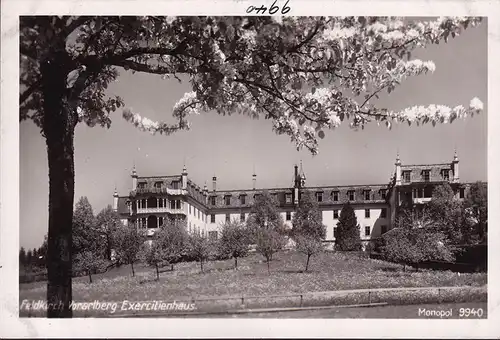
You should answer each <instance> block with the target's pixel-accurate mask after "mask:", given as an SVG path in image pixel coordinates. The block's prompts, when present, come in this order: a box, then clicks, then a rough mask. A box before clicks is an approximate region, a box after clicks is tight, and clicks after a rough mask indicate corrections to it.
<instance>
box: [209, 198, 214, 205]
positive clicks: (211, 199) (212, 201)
mask: <svg viewBox="0 0 500 340" xmlns="http://www.w3.org/2000/svg"><path fill="white" fill-rule="evenodd" d="M210 204H211V205H215V196H210Z"/></svg>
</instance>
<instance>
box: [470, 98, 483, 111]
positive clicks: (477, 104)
mask: <svg viewBox="0 0 500 340" xmlns="http://www.w3.org/2000/svg"><path fill="white" fill-rule="evenodd" d="M469 106H470V107H471V109H474V110H479V111H480V110H482V109H483V102H482V101H481V100H479V98H477V97H474V98H472V99H471V101H470V104H469Z"/></svg>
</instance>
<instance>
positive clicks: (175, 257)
mask: <svg viewBox="0 0 500 340" xmlns="http://www.w3.org/2000/svg"><path fill="white" fill-rule="evenodd" d="M155 236H157V238H158V240H159V242H160V244H161V245H162V248H163V257H164V260H165V261H167V262H168V263H169V264H171V265H172V269H173V268H174V267H173V264H174V263H176V262H177V261H179V259H180V258H181V257H182V255H183V254H184V253H185V252H186V249H187V247H188V234H187V232H186V222H185V221H184V222H179V221H174V220H167V221H166V223H165V224H164V225H163V226H162V228H161V229H160V231H159V233H158V232H157V235H156V234H155Z"/></svg>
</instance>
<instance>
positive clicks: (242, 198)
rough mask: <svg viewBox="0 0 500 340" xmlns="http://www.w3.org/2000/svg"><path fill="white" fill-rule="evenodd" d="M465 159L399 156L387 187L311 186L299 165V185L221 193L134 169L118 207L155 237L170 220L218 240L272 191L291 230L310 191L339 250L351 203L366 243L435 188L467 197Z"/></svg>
mask: <svg viewBox="0 0 500 340" xmlns="http://www.w3.org/2000/svg"><path fill="white" fill-rule="evenodd" d="M458 165H459V160H458V157H457V155H456V153H455V156H454V158H453V160H452V161H451V162H450V163H442V164H424V165H403V164H402V163H401V160H400V159H399V155H398V156H397V159H396V162H395V171H394V174H393V175H392V176H391V178H390V180H389V181H388V183H386V184H373V185H343V186H335V185H332V186H322V187H308V186H306V177H305V174H304V172H303V169H302V165H301V166H300V169H299V167H298V166H297V165H295V167H294V175H293V183H292V185H291V186H290V187H288V188H261V189H257V185H256V182H257V176H256V175H255V174H254V175H253V178H252V179H253V188H252V189H247V190H218V189H217V178H216V177H215V176H214V177H213V178H212V188H211V190H209V189H208V188H207V186H206V185H205V186H204V187H203V188H201V187H200V186H198V185H196V184H195V183H194V182H193V181H191V180H190V179H189V178H188V172H187V170H186V168H185V167H184V169H183V171H182V173H181V174H180V175H174V176H149V177H142V176H138V174H137V172H136V170H135V167H134V170H133V171H132V174H131V177H132V190H131V191H130V193H129V194H128V195H127V196H119V195H118V193H117V192H116V190H115V193H114V195H113V208H114V209H115V210H116V211H117V212H118V214H119V216H120V218H121V220H122V222H123V223H124V224H125V225H127V224H133V225H135V226H136V227H137V228H138V229H139V230H144V232H145V233H146V234H147V235H148V236H152V235H153V234H154V232H155V231H156V230H158V228H160V227H161V226H162V225H163V222H164V221H166V219H174V220H182V221H185V222H186V226H187V228H188V232H196V233H201V234H202V235H205V236H207V237H209V238H212V239H217V238H218V237H219V234H220V229H221V226H222V224H224V223H225V222H226V221H229V220H233V219H236V220H238V221H241V222H245V221H246V220H247V219H248V216H249V214H250V210H251V207H252V204H253V203H254V201H255V198H256V197H257V196H258V195H259V194H261V193H262V192H263V191H267V192H268V193H269V194H270V195H271V196H272V197H273V198H274V199H275V200H276V205H277V206H278V209H279V211H280V213H281V215H282V217H283V221H284V222H285V224H286V225H287V226H288V227H291V223H292V219H293V216H294V213H295V210H296V209H297V207H298V204H299V196H300V194H301V193H302V192H304V191H309V192H311V193H313V194H314V197H315V198H316V201H317V202H318V205H319V208H320V210H321V212H322V218H323V224H325V225H326V227H327V232H326V238H325V242H326V243H328V244H330V245H331V246H333V243H334V242H335V231H336V228H337V222H338V218H339V216H340V211H341V209H342V206H343V205H344V204H345V203H347V202H349V203H350V204H351V206H352V207H353V209H354V211H355V214H356V217H357V221H358V224H359V226H360V237H361V240H362V241H363V242H365V243H366V242H368V241H369V240H371V239H373V238H376V237H379V236H380V235H382V234H383V233H385V232H386V231H388V230H390V229H391V228H392V227H393V226H394V222H395V219H396V217H397V212H398V209H399V208H402V207H408V206H412V207H416V208H418V207H421V206H422V205H424V204H425V203H427V202H428V201H430V199H431V196H432V190H433V189H434V187H435V186H437V185H440V184H442V183H445V182H447V183H449V184H450V185H451V186H452V188H453V190H454V192H455V194H456V196H457V198H464V197H465V196H466V194H467V191H468V189H469V187H470V184H469V183H461V182H460V180H459V172H458Z"/></svg>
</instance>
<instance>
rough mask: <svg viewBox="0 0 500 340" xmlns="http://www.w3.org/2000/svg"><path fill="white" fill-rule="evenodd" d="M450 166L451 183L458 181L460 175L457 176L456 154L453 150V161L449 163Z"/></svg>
mask: <svg viewBox="0 0 500 340" xmlns="http://www.w3.org/2000/svg"><path fill="white" fill-rule="evenodd" d="M451 168H452V170H453V183H458V182H459V180H460V177H459V176H458V156H457V151H456V150H455V156H454V157H453V162H452V163H451Z"/></svg>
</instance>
